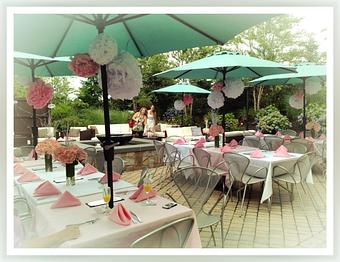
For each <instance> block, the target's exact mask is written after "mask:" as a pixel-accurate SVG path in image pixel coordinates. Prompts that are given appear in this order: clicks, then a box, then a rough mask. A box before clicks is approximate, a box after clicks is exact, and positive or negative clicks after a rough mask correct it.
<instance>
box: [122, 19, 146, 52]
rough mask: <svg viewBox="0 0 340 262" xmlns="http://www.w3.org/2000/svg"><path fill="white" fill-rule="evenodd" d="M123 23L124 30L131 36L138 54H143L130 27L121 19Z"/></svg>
mask: <svg viewBox="0 0 340 262" xmlns="http://www.w3.org/2000/svg"><path fill="white" fill-rule="evenodd" d="M123 25H124V27H125V29H126V31H127V32H128V34H129V36H130V37H131V40H132V42H133V43H134V44H135V46H136V48H137V50H138V52H139V54H140V55H141V56H144V54H143V52H142V50H141V49H140V46H139V45H138V44H137V41H136V39H135V38H134V36H133V35H132V32H131V30H130V28H129V27H128V25H127V24H126V23H125V21H123Z"/></svg>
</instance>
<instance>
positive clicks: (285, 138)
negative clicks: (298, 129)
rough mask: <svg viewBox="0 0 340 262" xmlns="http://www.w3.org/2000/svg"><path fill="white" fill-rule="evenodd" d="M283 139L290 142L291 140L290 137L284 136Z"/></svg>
mask: <svg viewBox="0 0 340 262" xmlns="http://www.w3.org/2000/svg"><path fill="white" fill-rule="evenodd" d="M283 139H284V140H285V141H290V140H291V139H292V138H291V137H290V135H285V136H284V137H283Z"/></svg>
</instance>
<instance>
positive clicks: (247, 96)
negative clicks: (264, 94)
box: [246, 87, 249, 130]
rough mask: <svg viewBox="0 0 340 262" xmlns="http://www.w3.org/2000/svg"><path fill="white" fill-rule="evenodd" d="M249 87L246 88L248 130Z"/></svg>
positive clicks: (247, 122)
mask: <svg viewBox="0 0 340 262" xmlns="http://www.w3.org/2000/svg"><path fill="white" fill-rule="evenodd" d="M248 117H249V87H247V89H246V130H249V121H248Z"/></svg>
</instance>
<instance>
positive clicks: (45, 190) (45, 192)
mask: <svg viewBox="0 0 340 262" xmlns="http://www.w3.org/2000/svg"><path fill="white" fill-rule="evenodd" d="M60 193H61V192H60V191H59V189H58V188H56V187H55V186H54V185H52V184H51V182H50V181H45V182H44V183H41V184H40V185H39V186H38V187H37V188H36V189H35V190H34V193H33V196H51V195H59V194H60Z"/></svg>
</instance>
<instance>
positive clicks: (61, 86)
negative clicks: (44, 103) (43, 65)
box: [43, 76, 75, 105]
mask: <svg viewBox="0 0 340 262" xmlns="http://www.w3.org/2000/svg"><path fill="white" fill-rule="evenodd" d="M43 80H44V81H45V82H46V83H49V84H50V85H51V86H53V88H54V94H53V99H52V103H53V104H55V105H59V104H65V103H70V102H71V98H70V96H72V95H74V92H75V90H74V89H73V88H72V87H71V86H70V82H69V81H68V79H67V77H62V76H55V77H44V78H43Z"/></svg>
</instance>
